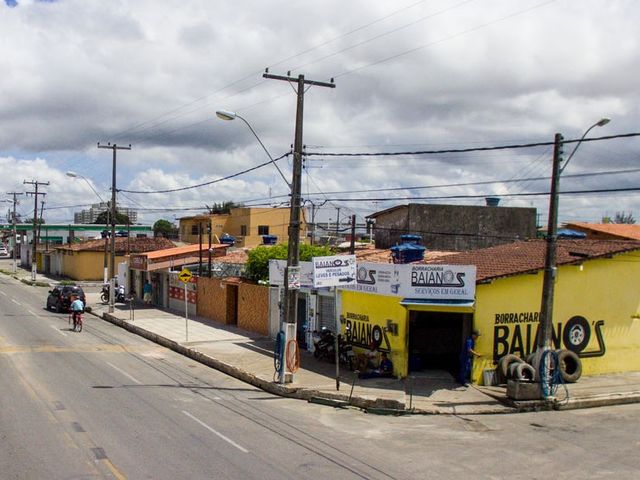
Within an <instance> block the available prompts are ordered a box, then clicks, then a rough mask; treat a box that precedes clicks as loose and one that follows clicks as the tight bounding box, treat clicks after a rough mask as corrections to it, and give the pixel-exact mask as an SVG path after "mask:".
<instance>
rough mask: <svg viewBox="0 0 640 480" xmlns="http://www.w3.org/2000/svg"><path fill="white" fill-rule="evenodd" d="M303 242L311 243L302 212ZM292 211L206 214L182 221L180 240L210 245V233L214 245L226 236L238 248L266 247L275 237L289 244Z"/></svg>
mask: <svg viewBox="0 0 640 480" xmlns="http://www.w3.org/2000/svg"><path fill="white" fill-rule="evenodd" d="M302 212H303V214H302V219H301V223H300V240H301V241H306V239H307V223H306V220H305V218H306V217H305V215H304V210H302ZM289 213H290V211H289V208H258V207H238V208H232V209H231V210H230V212H229V213H223V214H203V215H196V216H192V217H182V218H180V219H179V221H180V227H179V228H180V240H181V241H183V242H188V243H199V242H200V238H202V243H203V244H208V242H209V229H210V230H211V236H212V240H211V241H212V243H219V242H220V238H222V236H223V235H225V234H228V235H231V236H233V237H235V239H236V243H235V246H236V247H255V246H257V245H262V244H263V239H264V236H265V235H269V236H275V237H276V240H277V243H284V242H286V241H287V240H288V228H289Z"/></svg>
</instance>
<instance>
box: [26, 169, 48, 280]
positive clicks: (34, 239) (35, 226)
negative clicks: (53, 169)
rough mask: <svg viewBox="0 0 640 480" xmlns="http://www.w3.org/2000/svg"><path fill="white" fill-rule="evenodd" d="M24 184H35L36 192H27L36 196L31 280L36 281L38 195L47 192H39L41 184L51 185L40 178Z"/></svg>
mask: <svg viewBox="0 0 640 480" xmlns="http://www.w3.org/2000/svg"><path fill="white" fill-rule="evenodd" d="M22 183H23V184H24V185H34V186H35V192H25V193H26V194H27V195H33V197H34V206H33V248H32V249H31V280H32V281H34V282H35V280H36V273H37V268H38V266H37V261H36V254H37V249H38V229H37V226H38V195H42V196H45V195H46V193H44V192H38V187H39V186H40V185H49V182H39V181H38V180H32V181H31V182H27V181H26V180H24V181H23V182H22Z"/></svg>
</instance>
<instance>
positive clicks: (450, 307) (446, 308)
mask: <svg viewBox="0 0 640 480" xmlns="http://www.w3.org/2000/svg"><path fill="white" fill-rule="evenodd" d="M400 305H402V306H403V307H407V308H408V309H409V310H414V311H418V312H460V313H473V312H474V311H475V301H473V300H425V299H422V298H403V299H402V300H401V301H400Z"/></svg>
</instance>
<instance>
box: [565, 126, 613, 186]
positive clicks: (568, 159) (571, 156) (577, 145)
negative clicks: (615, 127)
mask: <svg viewBox="0 0 640 480" xmlns="http://www.w3.org/2000/svg"><path fill="white" fill-rule="evenodd" d="M610 121H611V120H610V119H608V118H606V117H605V118H601V119H600V120H598V121H597V122H596V123H594V124H593V125H591V126H590V127H589V128H587V130H586V131H585V132H584V134H583V135H582V137H581V138H580V140H578V143H576V146H575V147H574V148H573V150H572V151H571V153H570V154H569V156H568V157H567V160H566V161H565V162H564V165H562V167H560V174H562V172H563V171H564V169H565V168H567V165H568V164H569V161H570V160H571V158H573V154H574V153H576V150H578V147H579V146H580V144H581V143H582V141H583V140H584V139H585V137H586V136H587V135H588V134H589V132H590V131H591V130H593V129H594V128H595V127H602V126H603V125H606V124H607V123H609V122H610Z"/></svg>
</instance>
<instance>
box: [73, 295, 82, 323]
mask: <svg viewBox="0 0 640 480" xmlns="http://www.w3.org/2000/svg"><path fill="white" fill-rule="evenodd" d="M71 299H72V300H73V301H72V302H71V315H72V318H73V329H74V330H75V329H76V325H77V324H78V318H79V317H80V315H82V313H83V312H84V303H82V300H80V298H79V297H78V296H77V295H72V296H71Z"/></svg>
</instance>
